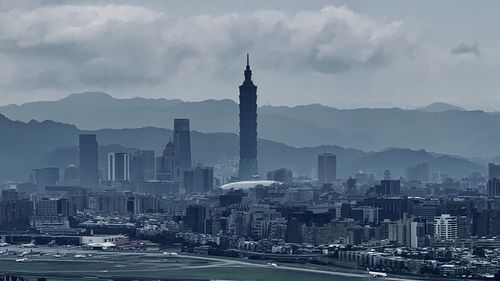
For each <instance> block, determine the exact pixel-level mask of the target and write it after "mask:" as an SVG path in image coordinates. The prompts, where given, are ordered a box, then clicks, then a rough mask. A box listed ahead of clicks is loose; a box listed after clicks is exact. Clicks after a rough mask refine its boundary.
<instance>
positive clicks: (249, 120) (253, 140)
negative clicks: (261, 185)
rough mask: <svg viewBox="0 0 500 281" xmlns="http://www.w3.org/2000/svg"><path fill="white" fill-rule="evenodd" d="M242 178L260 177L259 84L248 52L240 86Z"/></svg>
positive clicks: (240, 177) (240, 169)
mask: <svg viewBox="0 0 500 281" xmlns="http://www.w3.org/2000/svg"><path fill="white" fill-rule="evenodd" d="M238 177H239V179H240V180H250V179H255V178H258V177H259V169H258V166H257V86H255V85H254V84H253V82H252V70H250V64H249V58H248V54H247V67H246V69H245V81H243V84H242V85H241V86H240V167H239V172H238Z"/></svg>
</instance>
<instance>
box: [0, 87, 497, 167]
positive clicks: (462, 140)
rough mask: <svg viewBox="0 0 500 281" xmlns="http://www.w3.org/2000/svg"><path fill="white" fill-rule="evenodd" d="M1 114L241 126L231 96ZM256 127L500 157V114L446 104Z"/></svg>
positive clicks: (320, 139) (275, 111)
mask: <svg viewBox="0 0 500 281" xmlns="http://www.w3.org/2000/svg"><path fill="white" fill-rule="evenodd" d="M0 113H2V114H5V115H6V116H7V117H9V118H11V119H14V120H20V121H24V122H28V121H29V120H32V119H35V120H38V121H43V120H54V121H59V122H65V123H70V124H75V125H76V126H78V127H79V128H83V129H89V130H96V129H102V128H113V129H121V128H141V127H147V126H153V127H159V128H171V127H172V126H173V121H172V120H173V119H174V118H189V119H191V127H192V129H193V130H196V131H200V132H205V133H215V132H228V133H236V134H237V133H238V130H239V128H238V104H237V103H236V102H234V101H232V100H206V101H200V102H183V101H181V100H178V99H171V100H169V99H145V98H132V99H116V98H113V97H111V96H110V95H108V94H105V93H102V92H97V93H80V94H72V95H69V96H68V97H66V98H63V99H61V100H58V101H44V102H32V103H27V104H23V105H8V106H2V107H0ZM258 126H259V127H258V134H259V137H260V138H263V139H268V140H273V141H276V142H281V143H284V144H287V145H291V146H296V147H314V146H320V145H323V144H336V145H339V146H342V147H353V148H357V149H361V150H364V151H371V150H381V149H384V148H386V147H408V148H411V149H413V150H420V149H425V150H427V151H439V152H441V153H446V154H453V155H460V156H464V157H483V158H490V157H492V156H493V155H498V154H500V114H497V113H488V112H483V111H479V110H475V111H467V110H461V108H459V107H456V106H452V105H448V104H444V103H437V104H431V105H429V106H428V107H425V108H420V109H414V110H405V109H400V108H374V109H369V108H359V109H337V108H332V107H328V106H323V105H320V104H311V105H301V106H294V107H287V106H269V105H266V106H261V107H259V109H258Z"/></svg>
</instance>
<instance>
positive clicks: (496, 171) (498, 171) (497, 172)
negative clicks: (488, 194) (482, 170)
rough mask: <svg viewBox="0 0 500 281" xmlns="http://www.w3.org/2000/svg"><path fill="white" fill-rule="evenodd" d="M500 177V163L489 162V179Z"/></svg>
mask: <svg viewBox="0 0 500 281" xmlns="http://www.w3.org/2000/svg"><path fill="white" fill-rule="evenodd" d="M493 178H497V179H500V165H497V164H495V163H488V179H493Z"/></svg>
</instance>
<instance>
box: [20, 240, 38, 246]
mask: <svg viewBox="0 0 500 281" xmlns="http://www.w3.org/2000/svg"><path fill="white" fill-rule="evenodd" d="M35 246H36V245H35V240H31V243H26V244H21V247H23V248H33V247H35Z"/></svg>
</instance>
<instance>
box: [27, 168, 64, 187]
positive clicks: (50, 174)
mask: <svg viewBox="0 0 500 281" xmlns="http://www.w3.org/2000/svg"><path fill="white" fill-rule="evenodd" d="M33 172H34V180H35V182H34V183H35V184H36V186H37V188H38V189H43V188H44V187H46V186H48V185H57V182H58V181H59V168H57V167H50V168H42V169H34V170H33Z"/></svg>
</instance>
